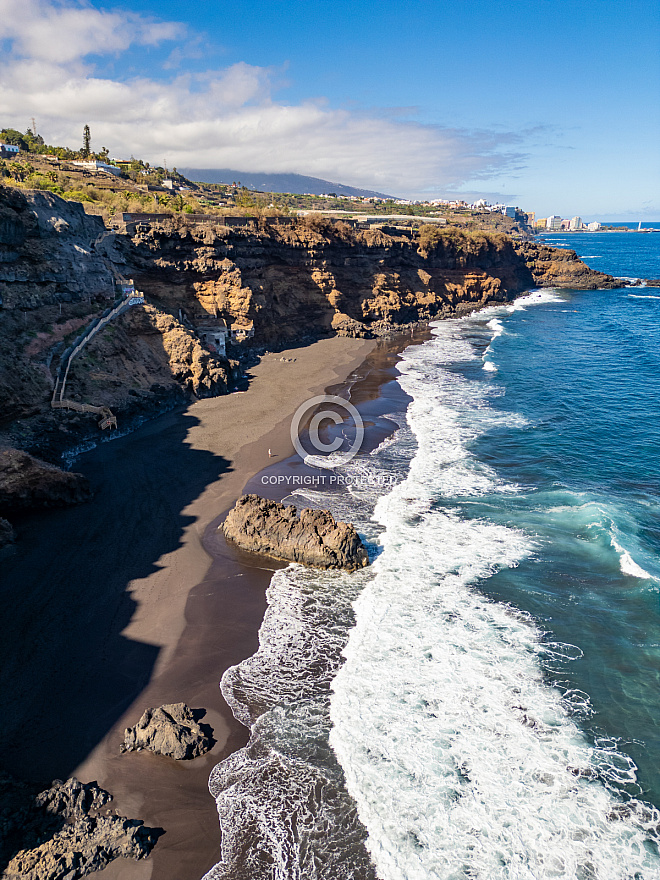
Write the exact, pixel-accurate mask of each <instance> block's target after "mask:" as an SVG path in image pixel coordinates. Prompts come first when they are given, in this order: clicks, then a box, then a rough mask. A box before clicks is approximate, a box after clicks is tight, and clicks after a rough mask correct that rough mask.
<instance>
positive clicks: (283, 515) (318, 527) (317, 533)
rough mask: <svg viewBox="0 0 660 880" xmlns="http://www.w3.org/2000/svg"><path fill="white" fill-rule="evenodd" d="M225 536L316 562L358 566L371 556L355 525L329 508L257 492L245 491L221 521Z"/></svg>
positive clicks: (242, 544) (247, 546) (266, 551)
mask: <svg viewBox="0 0 660 880" xmlns="http://www.w3.org/2000/svg"><path fill="white" fill-rule="evenodd" d="M222 530H223V532H224V535H225V537H226V538H229V539H230V540H231V541H233V542H234V543H235V544H237V545H238V546H239V547H241V548H242V549H243V550H249V551H251V552H253V553H263V554H266V555H267V556H272V557H274V558H275V559H284V560H287V561H289V562H300V563H302V564H303V565H309V566H312V567H313V568H323V569H329V568H341V569H345V570H346V571H356V570H357V569H359V568H364V566H365V565H368V564H369V557H368V555H367V551H366V550H365V549H364V545H363V544H362V541H361V540H360V536H359V535H358V533H357V532H356V531H355V527H354V526H352V525H351V524H350V523H343V522H337V521H336V520H335V519H334V518H333V517H332V516H331V514H330V513H328V511H327V510H309V509H305V510H301V511H300V516H298V511H297V509H296V508H295V507H294V506H293V505H284V504H279V503H278V502H276V501H270V500H269V499H267V498H260V497H259V496H258V495H243V497H242V498H239V499H238V501H237V502H236V506H235V507H234V508H233V510H231V511H230V512H229V514H228V515H227V519H226V520H225V522H224V524H223V525H222Z"/></svg>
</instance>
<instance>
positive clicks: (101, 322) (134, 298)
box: [50, 285, 144, 429]
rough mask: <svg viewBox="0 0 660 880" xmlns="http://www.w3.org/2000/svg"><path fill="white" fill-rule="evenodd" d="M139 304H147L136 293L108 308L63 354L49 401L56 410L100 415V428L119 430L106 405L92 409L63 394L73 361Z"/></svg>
mask: <svg viewBox="0 0 660 880" xmlns="http://www.w3.org/2000/svg"><path fill="white" fill-rule="evenodd" d="M131 287H132V285H131ZM137 305H144V294H142V293H140V292H139V291H135V290H134V291H133V293H132V295H129V296H124V297H123V298H122V299H121V300H119V302H116V303H115V305H114V306H112V308H109V309H106V310H105V312H103V314H102V315H101V316H100V317H99V318H94V320H93V321H91V322H90V323H89V324H88V325H87V327H85V329H84V331H83V332H82V334H81V335H80V336H78V338H77V339H75V340H74V341H73V343H72V344H71V345H70V346H69V348H67V350H66V351H65V352H64V353H63V354H62V357H61V358H60V366H59V370H58V372H57V376H56V377H55V387H54V389H53V396H52V398H51V401H50V405H51V407H52V408H53V409H68V410H73V411H75V412H82V413H95V414H96V415H99V416H101V418H100V420H99V423H98V424H99V427H100V428H102V429H105V428H116V427H117V418H116V416H114V415H113V414H112V411H111V410H110V409H109V408H108V407H107V406H92V405H91V404H88V403H78V402H77V401H75V400H70V399H68V398H66V397H65V396H64V392H65V390H66V383H67V379H68V378H69V370H70V369H71V364H72V362H73V359H74V358H75V357H77V356H78V355H79V354H80V352H81V351H82V350H83V349H84V348H85V346H86V345H87V344H88V343H89V342H91V340H92V339H94V337H95V336H97V334H99V333H101V332H102V331H103V330H104V329H105V328H106V327H107V326H108V324H110V322H111V321H114V320H115V318H118V317H119V315H123V313H124V312H126V311H128V309H130V308H132V307H133V306H137Z"/></svg>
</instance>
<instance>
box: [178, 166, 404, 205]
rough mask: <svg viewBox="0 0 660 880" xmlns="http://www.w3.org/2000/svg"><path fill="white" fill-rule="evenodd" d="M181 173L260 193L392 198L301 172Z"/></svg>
mask: <svg viewBox="0 0 660 880" xmlns="http://www.w3.org/2000/svg"><path fill="white" fill-rule="evenodd" d="M177 170H178V171H179V172H180V173H181V174H183V175H184V176H185V177H187V178H188V179H189V180H199V181H202V182H203V183H230V184H231V183H239V182H240V183H241V184H242V186H245V187H247V188H248V189H252V190H259V191H260V192H281V193H298V194H301V195H302V194H303V193H311V194H312V195H316V196H321V195H325V194H327V193H335V194H336V195H338V196H339V195H342V196H372V197H377V198H381V199H388V198H395V196H390V195H388V194H387V193H381V192H375V191H374V190H370V189H360V188H359V187H355V186H346V184H343V183H332V182H331V181H330V180H324V179H323V178H322V177H307V176H306V175H304V174H265V173H263V172H261V171H256V172H255V171H235V170H233V169H231V168H179V169H177Z"/></svg>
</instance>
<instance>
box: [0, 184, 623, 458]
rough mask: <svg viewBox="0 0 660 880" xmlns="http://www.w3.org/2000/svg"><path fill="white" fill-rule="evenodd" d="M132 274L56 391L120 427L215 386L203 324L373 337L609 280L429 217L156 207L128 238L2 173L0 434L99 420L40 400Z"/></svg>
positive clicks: (218, 389) (221, 383) (38, 441)
mask: <svg viewBox="0 0 660 880" xmlns="http://www.w3.org/2000/svg"><path fill="white" fill-rule="evenodd" d="M121 277H132V278H134V279H135V281H136V285H137V287H138V288H139V289H141V290H143V291H144V292H145V294H146V297H147V306H139V307H136V308H134V309H131V310H130V311H128V312H126V313H125V314H122V315H121V316H120V317H118V318H117V319H116V320H115V321H113V322H112V324H111V325H109V326H108V327H107V328H106V329H104V330H103V332H102V333H99V334H98V335H97V336H95V337H94V339H93V341H92V342H90V344H89V345H88V346H87V347H86V348H85V350H84V352H83V353H82V354H81V355H80V356H79V357H77V358H76V360H75V361H74V362H73V366H72V369H71V371H70V374H69V384H68V386H67V397H70V398H71V399H73V400H75V401H79V402H82V403H84V404H91V405H94V406H97V407H98V406H105V407H110V408H112V411H113V412H114V413H115V414H118V415H119V416H120V418H121V420H122V424H123V425H125V424H126V422H127V420H129V419H131V418H134V417H139V418H144V417H145V415H149V413H152V412H157V411H160V410H162V408H163V407H165V406H171V405H173V404H174V403H177V402H178V403H183V402H184V401H185V400H188V399H190V398H191V397H193V396H196V397H205V396H213V395H216V394H222V393H224V392H225V391H226V390H227V388H228V385H229V384H230V382H231V381H232V378H231V377H232V367H231V365H230V363H229V362H228V361H227V359H226V358H225V357H223V356H222V355H216V354H215V353H214V352H212V351H210V350H209V348H208V346H207V344H206V343H205V342H204V341H203V337H201V336H200V334H199V333H198V332H197V330H198V328H199V327H200V325H203V324H204V323H208V322H209V321H210V322H211V323H213V322H214V321H215V322H216V323H218V322H219V323H222V321H223V320H224V322H225V323H226V324H227V326H231V325H232V324H233V323H238V324H244V325H245V324H250V323H252V324H253V326H254V338H253V339H249V340H247V342H245V343H244V344H243V345H242V346H236V347H235V348H233V349H232V348H230V354H231V355H233V356H234V357H239V356H242V354H244V353H245V352H246V350H249V348H250V347H256V348H257V349H259V348H261V349H263V348H264V347H271V348H272V347H276V346H278V345H284V344H287V343H292V342H296V341H300V340H304V339H312V338H315V337H316V338H318V337H319V336H322V335H327V334H333V333H340V334H343V335H351V336H372V335H378V334H383V333H387V332H390V331H391V330H393V329H396V328H397V327H401V326H404V325H407V324H411V323H416V322H419V321H427V320H429V319H432V318H438V317H445V316H450V315H455V314H461V313H464V312H466V311H470V310H472V309H474V308H480V307H482V306H484V305H487V304H489V303H497V302H503V301H507V300H510V299H512V298H513V297H515V296H516V295H517V294H519V293H521V292H523V291H525V290H527V289H529V288H532V287H538V286H559V287H571V288H576V289H584V288H593V287H613V286H617V285H618V283H619V282H617V281H616V279H613V278H611V277H609V276H607V275H603V274H602V273H598V272H593V271H592V270H590V269H589V268H588V267H587V266H585V265H584V263H582V262H581V261H580V260H579V259H578V258H577V256H576V255H575V254H574V253H573V252H572V251H559V250H554V249H552V248H548V247H546V246H544V245H538V244H535V243H522V242H514V241H513V240H512V239H511V238H508V237H507V236H505V235H503V234H500V233H494V234H493V233H486V232H478V231H477V232H465V231H461V230H459V229H458V228H456V227H446V228H443V229H439V228H437V227H432V226H430V225H426V226H424V227H422V228H421V231H412V230H407V231H406V230H397V229H394V228H392V227H389V228H387V229H370V230H363V231H361V230H356V229H354V228H352V227H351V226H349V225H347V224H346V223H341V222H339V223H332V222H330V221H327V220H324V219H322V218H319V217H308V218H305V219H304V220H298V221H291V220H288V221H283V222H278V221H273V220H271V221H268V222H266V221H262V222H261V223H258V222H256V221H255V222H254V223H251V224H250V225H248V226H242V227H237V228H233V227H232V228H230V227H227V226H225V225H214V224H213V223H203V224H190V223H188V224H187V223H186V222H185V218H177V219H175V220H171V219H170V220H165V221H164V223H162V224H161V225H160V226H154V227H152V228H147V229H145V230H144V231H142V232H138V233H137V234H135V235H133V236H132V237H131V236H129V235H126V234H119V233H117V232H116V231H112V230H109V229H106V227H105V226H104V225H103V222H102V221H101V219H100V218H97V217H93V216H88V215H87V214H85V212H84V211H83V209H82V206H81V205H80V204H78V203H75V202H67V201H64V200H63V199H61V198H59V197H58V196H55V195H53V194H51V193H46V192H30V191H25V190H17V189H12V188H9V187H0V297H1V299H2V307H1V308H0V352H1V353H0V413H1V414H2V419H1V420H0V444H4V445H6V446H19V447H21V448H24V449H27V450H29V451H31V452H34V453H35V454H37V455H39V456H41V457H44V458H46V459H48V460H56V459H57V457H58V453H59V452H61V451H62V450H64V449H66V448H71V446H74V445H75V444H76V443H77V442H80V441H81V440H85V439H89V438H90V437H92V438H93V436H94V435H95V434H98V430H99V429H98V428H97V426H96V420H95V419H94V418H93V417H91V416H90V415H88V414H78V413H72V412H66V411H62V410H57V411H52V410H51V409H50V398H51V396H52V392H53V387H54V379H55V373H56V371H57V369H58V367H59V364H60V360H61V356H62V354H63V353H64V352H65V351H66V350H67V348H68V347H69V346H70V345H71V344H72V342H73V341H74V340H75V339H76V338H77V336H78V335H79V334H80V333H81V332H84V329H85V327H87V326H88V325H89V323H90V321H91V320H93V319H94V318H97V317H99V316H101V315H102V314H103V312H104V311H105V310H107V309H108V307H109V306H110V305H112V303H113V301H114V300H115V297H116V296H117V294H118V287H117V284H116V281H117V279H119V278H121Z"/></svg>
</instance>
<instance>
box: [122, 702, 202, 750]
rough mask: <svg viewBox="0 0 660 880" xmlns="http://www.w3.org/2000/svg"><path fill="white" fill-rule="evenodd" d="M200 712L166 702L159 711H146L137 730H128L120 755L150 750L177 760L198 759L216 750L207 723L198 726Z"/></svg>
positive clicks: (132, 728)
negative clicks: (211, 750) (213, 748)
mask: <svg viewBox="0 0 660 880" xmlns="http://www.w3.org/2000/svg"><path fill="white" fill-rule="evenodd" d="M196 715H197V717H199V714H198V712H193V710H192V709H189V708H188V706H186V704H185V703H167V704H166V705H164V706H160V707H159V708H158V709H146V710H145V712H144V714H143V715H142V718H140V720H139V721H138V723H137V724H136V725H135V727H127V728H126V730H125V732H124V742H123V743H122V744H121V745H120V747H119V750H120V751H121V752H135V751H138V750H139V749H148V750H149V751H151V752H155V753H156V754H157V755H166V756H167V757H169V758H174V759H175V760H177V761H182V760H185V759H187V758H197V757H199V755H203V754H205V753H206V752H208V751H209V749H211V748H212V747H213V742H214V741H213V736H212V731H211V729H210V727H209V726H208V725H207V724H203V725H200V724H198V723H197V719H196V717H195V716H196Z"/></svg>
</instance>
